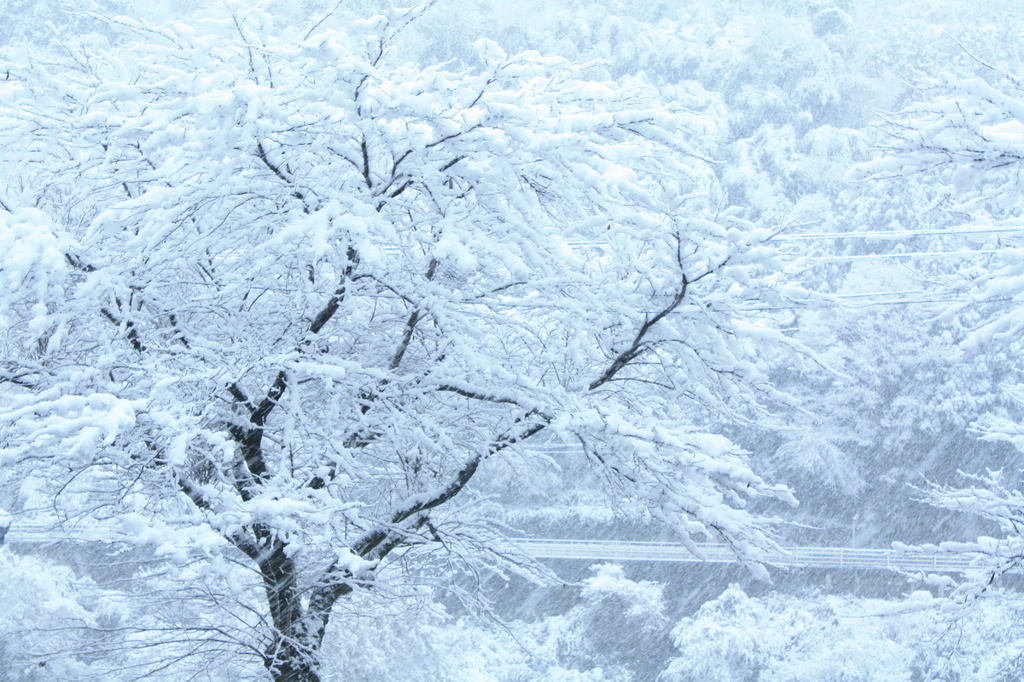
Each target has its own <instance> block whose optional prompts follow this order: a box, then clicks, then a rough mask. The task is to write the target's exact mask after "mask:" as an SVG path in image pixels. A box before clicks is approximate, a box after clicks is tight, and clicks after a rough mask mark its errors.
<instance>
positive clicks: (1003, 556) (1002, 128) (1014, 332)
mask: <svg viewBox="0 0 1024 682" xmlns="http://www.w3.org/2000/svg"><path fill="white" fill-rule="evenodd" d="M997 75H998V72H997ZM929 86H930V88H931V89H932V90H933V91H937V92H938V94H937V95H936V96H935V97H934V98H933V99H932V100H930V101H927V102H923V103H919V104H916V105H914V106H913V107H911V108H909V109H907V110H906V111H904V112H902V113H901V114H899V115H895V116H893V117H891V118H890V120H888V121H887V122H886V124H885V130H886V131H887V132H888V133H889V135H890V137H889V139H890V145H889V147H888V148H887V150H886V151H887V154H886V155H885V156H883V157H882V158H879V159H877V160H875V161H872V162H869V163H865V164H861V165H860V166H858V167H856V168H854V170H853V171H851V173H850V176H851V177H852V178H854V179H866V178H886V177H894V176H900V177H907V176H917V177H918V178H920V179H921V181H922V182H924V183H927V185H929V186H931V187H934V188H935V194H936V196H935V201H934V205H935V207H936V208H943V209H945V210H948V211H950V212H952V213H953V214H955V215H959V216H960V217H961V221H962V223H963V226H962V227H961V228H960V229H961V231H963V230H964V229H967V230H970V231H973V232H977V233H982V234H984V233H986V232H987V233H989V237H988V238H987V239H986V240H985V242H984V243H986V245H987V246H989V248H990V249H991V250H993V251H994V252H995V253H994V254H993V255H992V256H991V258H990V260H989V261H988V262H985V261H978V262H977V263H976V264H972V265H970V266H967V267H963V268H962V269H960V270H959V271H958V272H957V273H956V274H955V275H954V276H952V277H950V278H949V280H948V282H949V288H950V290H952V291H954V292H956V293H958V294H959V298H958V300H957V302H956V303H954V304H953V305H951V306H950V307H949V309H948V310H947V311H946V312H945V313H944V314H943V315H942V318H944V319H946V320H955V321H956V322H957V323H958V324H960V325H962V326H963V327H965V328H966V333H965V334H964V335H963V338H962V339H961V340H960V341H959V344H958V349H959V355H960V358H961V359H963V358H964V357H965V356H966V355H967V354H975V353H979V352H983V351H986V350H987V349H989V348H991V347H992V346H993V345H994V344H998V345H999V346H1000V347H1001V349H1002V350H1005V351H1007V353H1008V355H1010V357H1015V356H1017V355H1019V352H1020V349H1021V346H1020V343H1019V337H1020V331H1021V329H1024V305H1022V301H1024V277H1022V274H1024V244H1022V242H1021V233H1022V232H1024V223H1022V213H1024V201H1022V200H1024V192H1022V190H1024V183H1022V175H1021V171H1022V164H1024V87H1022V86H1021V84H1020V82H1019V81H1018V80H1017V79H1015V78H1013V77H1011V76H1009V75H1005V74H1004V75H1002V76H1001V77H1000V78H998V79H994V84H993V83H992V82H989V81H987V80H984V79H980V78H967V79H957V78H956V77H954V76H951V75H949V74H943V75H942V76H941V77H940V78H938V79H935V80H933V81H931V82H930V83H929ZM951 350H952V349H951ZM1007 392H1008V393H1009V396H1010V398H1011V399H1016V401H1017V402H1018V403H1019V402H1020V389H1019V388H1013V387H1008V391H1007ZM972 429H973V430H974V431H976V432H977V433H979V434H980V435H981V437H982V439H983V440H987V441H993V442H1007V443H1010V444H1012V445H1014V446H1016V447H1017V448H1018V449H1022V448H1021V445H1022V441H1021V440H1020V432H1021V431H1020V425H1019V423H1017V422H1016V421H1015V420H1012V419H1010V418H1008V416H1007V413H1005V412H1004V411H1002V410H996V411H992V412H989V413H987V414H985V415H982V416H981V418H979V419H978V420H977V422H975V423H974V424H972ZM1004 466H1005V468H1006V469H1014V468H1019V464H1018V460H1016V459H1015V458H1010V459H1008V460H1007V461H1005V462H1004ZM965 468H967V467H965ZM997 468H1002V467H997ZM1000 479H1001V477H1000V476H999V475H998V474H996V473H993V472H991V471H990V472H989V473H988V474H987V475H985V476H982V477H973V481H974V485H971V486H969V487H967V488H958V487H951V486H948V485H939V486H935V487H933V488H932V489H930V490H927V491H925V493H924V501H925V502H927V503H929V504H931V505H933V506H936V507H939V508H942V509H947V510H951V511H957V512H966V513H969V514H972V515H974V516H975V517H978V518H980V519H982V520H984V521H986V522H989V523H991V524H993V526H995V527H997V528H998V530H999V531H1000V532H1001V533H1003V534H1004V535H1005V537H1003V538H1001V539H996V538H991V537H981V538H979V539H977V540H976V541H974V542H968V543H961V542H946V543H941V544H939V545H938V546H937V547H932V549H933V550H934V551H944V552H956V553H961V554H966V555H968V556H970V557H972V558H973V562H972V566H971V568H970V569H968V570H966V571H964V572H963V574H962V576H961V577H960V578H958V579H954V578H949V577H945V576H928V577H927V581H928V582H930V583H933V584H936V585H939V586H941V587H942V588H944V589H946V590H948V594H946V595H944V596H943V597H942V598H940V599H937V600H935V601H934V604H937V605H941V606H942V607H943V612H944V613H945V614H946V615H947V616H948V615H952V616H953V617H960V616H962V615H964V613H966V612H967V611H966V607H969V606H972V605H974V604H975V603H976V602H977V601H978V600H979V599H980V598H981V597H982V596H986V595H991V594H993V593H994V592H996V590H997V588H999V587H1000V581H999V578H1000V577H1001V576H1003V575H1004V574H1006V573H1008V572H1012V571H1018V570H1019V569H1020V566H1021V563H1020V562H1021V548H1022V544H1021V543H1022V531H1024V526H1022V525H1021V524H1022V521H1024V517H1022V516H1021V513H1022V511H1024V497H1022V495H1021V493H1020V491H1019V490H1013V489H1011V488H1008V487H1006V485H1005V483H1004V482H1003V481H1002V480H1000Z"/></svg>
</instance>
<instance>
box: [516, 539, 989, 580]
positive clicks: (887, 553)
mask: <svg viewBox="0 0 1024 682" xmlns="http://www.w3.org/2000/svg"><path fill="white" fill-rule="evenodd" d="M515 544H516V545H517V546H518V547H519V548H520V549H522V550H523V551H524V552H525V553H527V554H530V555H531V556H534V557H537V558H538V559H588V560H606V561H684V562H701V561H706V562H708V563H735V562H736V556H735V555H734V554H733V553H732V552H731V551H730V550H729V549H728V547H726V546H725V545H717V544H698V545H697V549H698V550H699V551H700V553H701V554H702V555H703V559H702V558H700V557H697V556H694V555H693V554H692V553H690V552H689V551H688V550H687V549H686V548H685V547H683V546H682V545H680V544H678V543H672V542H620V541H615V540H554V539H539V538H530V539H528V540H526V539H524V540H516V541H515ZM971 560H972V558H971V557H969V556H965V555H962V554H951V553H941V552H926V551H923V550H919V551H915V550H912V549H909V550H904V551H900V552H897V551H895V550H891V549H850V548H846V547H784V548H782V551H781V552H779V551H776V552H769V553H768V554H767V555H766V556H765V557H764V562H765V563H767V564H769V565H772V566H777V567H780V568H803V567H807V568H843V569H858V568H860V569H895V570H901V571H936V572H959V571H962V570H964V569H965V568H967V567H969V566H970V563H971Z"/></svg>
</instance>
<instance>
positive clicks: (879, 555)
mask: <svg viewBox="0 0 1024 682" xmlns="http://www.w3.org/2000/svg"><path fill="white" fill-rule="evenodd" d="M128 539H129V538H128V537H127V536H125V535H124V534H123V533H122V532H121V531H120V530H119V529H116V528H113V527H103V526H99V525H95V524H67V525H65V526H64V527H58V526H54V525H52V524H45V523H15V524H13V525H12V527H11V528H10V529H9V530H8V531H7V533H6V535H5V537H4V542H5V543H10V544H21V543H26V544H28V543H45V542H63V541H69V540H70V541H81V542H117V541H126V540H128ZM513 542H514V543H515V545H516V546H517V547H519V548H520V549H521V550H522V551H523V552H524V553H526V554H529V555H531V556H533V557H536V558H538V559H579V560H590V561H594V560H597V561H678V562H697V563H699V562H707V563H713V564H717V563H722V564H727V563H736V556H735V555H734V554H733V553H732V552H731V551H729V548H728V547H726V546H725V545H719V544H708V543H698V544H697V545H696V546H697V549H698V551H699V552H700V553H701V555H702V556H701V557H697V556H694V555H693V554H692V553H690V551H689V550H687V549H686V548H685V547H684V546H683V545H681V544H679V543H673V542H624V541H617V540H563V539H550V538H529V539H518V540H514V541H513ZM971 561H972V557H971V556H969V555H964V554H954V553H945V552H938V551H930V552H929V551H924V550H914V549H907V550H901V551H896V550H892V549H851V548H847V547H784V548H782V551H775V552H769V553H768V554H767V555H766V556H765V557H764V562H765V563H766V564H768V565H771V566H776V567H779V568H838V569H868V570H871V569H889V570H901V571H911V572H912V571H934V572H938V573H956V572H960V571H963V570H964V569H966V568H968V567H969V566H970V565H971Z"/></svg>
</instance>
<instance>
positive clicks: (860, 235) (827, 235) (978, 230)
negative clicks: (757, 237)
mask: <svg viewBox="0 0 1024 682" xmlns="http://www.w3.org/2000/svg"><path fill="white" fill-rule="evenodd" d="M1008 232H1018V233H1021V234H1024V226H1022V227H980V226H979V227H967V228H955V229H951V230H909V231H905V232H888V231H887V232H821V233H818V234H778V235H775V236H774V237H771V238H769V239H768V241H770V242H792V241H810V240H814V239H868V238H872V239H909V238H910V237H932V236H943V235H959V234H1003V233H1008Z"/></svg>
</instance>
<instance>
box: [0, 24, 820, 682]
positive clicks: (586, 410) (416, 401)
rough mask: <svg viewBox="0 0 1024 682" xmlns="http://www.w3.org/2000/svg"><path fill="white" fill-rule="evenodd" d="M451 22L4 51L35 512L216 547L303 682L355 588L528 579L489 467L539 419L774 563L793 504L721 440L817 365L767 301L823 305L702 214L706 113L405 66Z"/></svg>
mask: <svg viewBox="0 0 1024 682" xmlns="http://www.w3.org/2000/svg"><path fill="white" fill-rule="evenodd" d="M423 10H424V8H423V7H420V8H417V9H415V10H409V11H406V10H401V11H399V10H396V11H393V12H391V13H390V14H388V15H386V16H378V17H374V18H372V19H369V20H367V21H365V22H361V23H359V24H356V25H353V26H352V28H351V30H352V35H353V36H354V37H350V36H348V35H343V34H340V33H337V32H333V31H331V30H326V29H322V28H317V27H314V29H313V30H311V31H310V32H309V33H307V34H305V35H297V36H296V37H295V39H294V40H290V41H288V40H284V39H279V38H276V37H275V34H274V32H273V30H272V27H271V23H272V22H271V21H270V19H269V18H268V17H267V16H266V15H264V14H260V13H258V12H255V11H254V12H248V13H246V12H241V11H239V12H238V13H236V14H234V15H233V16H232V17H230V18H229V19H228V20H226V21H224V22H219V23H218V22H211V23H209V24H208V25H205V26H204V27H203V30H202V31H200V30H193V29H191V28H187V27H184V26H170V27H167V28H160V27H155V26H149V25H145V24H142V23H138V22H134V21H132V20H129V19H117V20H111V21H110V22H109V30H110V32H111V35H113V34H114V32H116V31H120V32H121V36H122V37H121V38H119V41H118V42H116V43H111V42H109V41H108V39H105V38H102V37H99V36H95V35H93V36H83V37H78V38H68V39H66V40H64V41H63V42H61V43H60V45H59V49H60V52H59V53H58V54H56V55H54V56H53V57H52V58H50V59H48V60H47V61H45V62H43V61H38V60H36V59H32V58H29V57H28V56H27V55H24V54H22V55H18V54H15V53H14V52H11V53H9V54H8V55H7V61H6V62H4V63H3V66H2V67H0V70H2V72H3V73H4V74H5V78H4V80H3V81H2V82H0V139H2V140H3V145H2V152H0V154H2V156H3V163H4V165H3V168H4V169H5V170H4V175H3V177H2V185H0V201H2V205H0V276H2V278H3V287H2V288H0V315H2V318H0V319H2V329H3V335H2V337H0V338H2V341H0V343H2V344H3V352H2V366H0V382H2V383H0V386H2V388H0V465H2V467H3V472H4V474H3V475H4V476H5V480H6V481H8V482H9V483H10V485H11V486H12V487H11V489H12V490H16V491H17V499H16V500H12V505H11V510H12V512H14V513H15V516H16V521H15V523H17V522H18V520H20V519H24V518H26V517H29V516H35V517H39V518H44V519H50V520H52V521H53V522H58V521H59V522H63V523H65V527H70V526H73V525H74V523H72V522H77V521H85V520H88V521H89V522H91V523H93V524H96V523H99V524H101V527H104V528H108V529H110V532H111V533H112V534H115V535H118V536H119V537H121V538H122V539H127V540H131V541H134V542H136V543H137V544H139V545H146V546H151V547H153V548H154V549H155V550H156V552H157V554H158V555H160V556H165V557H167V558H169V559H172V560H175V561H178V562H182V563H188V564H189V565H191V563H192V562H194V561H195V560H196V559H197V558H202V557H207V558H208V559H209V560H210V563H209V565H210V568H209V572H208V574H206V575H213V576H220V577H221V578H223V579H224V580H225V584H224V587H223V591H219V592H216V593H215V594H212V595H207V596H209V597H210V598H211V599H212V602H213V603H216V604H224V603H226V602H229V601H230V600H231V599H232V598H234V597H237V599H238V600H240V601H237V603H238V604H239V605H240V606H238V607H237V609H236V611H237V612H238V613H242V612H244V614H245V615H243V616H238V617H234V616H233V618H235V620H233V621H232V622H233V625H232V626H231V627H232V628H234V629H233V630H232V633H233V634H232V635H231V638H230V639H231V641H232V642H235V643H236V644H237V647H236V650H237V651H243V652H244V651H249V652H256V655H257V657H258V658H259V659H261V660H262V663H263V664H264V665H265V666H266V668H267V670H268V671H269V675H270V676H271V677H272V678H273V679H275V680H295V681H299V680H303V681H309V680H317V679H319V673H318V662H317V659H318V656H319V651H320V647H321V643H322V642H323V640H324V635H325V632H326V628H327V625H328V621H329V620H330V618H331V614H332V610H333V609H334V608H335V606H336V605H337V604H338V603H339V600H342V599H343V598H345V597H346V596H347V595H350V594H352V593H353V591H355V590H364V589H365V590H369V591H370V592H371V593H375V594H390V595H399V596H400V595H401V594H404V593H407V592H408V591H409V590H407V589H403V588H401V587H399V585H400V584H401V583H402V582H405V583H408V582H409V581H413V582H415V581H419V580H428V581H433V582H434V583H435V584H436V583H447V582H448V581H449V580H451V579H452V578H451V577H450V576H452V575H453V573H457V572H458V570H459V567H462V568H463V569H466V570H469V571H473V572H478V571H480V570H486V569H487V568H488V567H497V568H499V569H500V568H511V569H521V568H523V567H528V566H529V561H528V559H527V558H526V557H523V556H521V555H520V554H519V553H518V552H517V551H516V550H515V547H514V545H512V544H509V543H508V542H507V541H505V540H504V539H503V536H502V532H501V531H500V529H498V528H496V527H495V526H493V525H492V524H489V523H488V502H487V500H486V499H484V498H482V497H481V496H480V494H479V492H478V490H479V489H478V487H476V482H477V481H478V480H479V479H480V478H484V477H486V474H487V471H488V469H489V467H492V466H494V465H495V463H496V462H497V461H499V460H501V459H503V458H505V457H507V456H510V455H512V454H513V453H517V454H516V456H517V457H527V456H529V453H528V452H524V451H521V446H522V445H523V444H524V443H526V442H527V441H528V440H529V439H531V438H533V439H534V440H537V439H538V436H540V435H541V434H544V437H547V438H551V439H556V440H562V441H566V440H568V441H570V442H574V443H579V444H581V445H582V447H583V448H584V450H585V452H586V455H587V457H588V459H589V462H590V463H591V465H592V466H593V467H594V470H595V471H596V472H598V473H599V475H600V476H601V477H602V479H603V480H605V481H606V483H607V485H608V487H609V489H610V492H611V493H612V494H613V495H614V496H615V498H616V499H618V500H629V501H631V502H634V503H637V504H639V505H640V506H642V507H643V508H645V509H646V510H647V511H648V512H649V513H650V514H652V515H653V516H654V517H656V518H658V519H661V520H662V521H664V522H665V523H666V524H668V526H670V527H671V528H672V529H674V530H675V531H676V532H677V533H678V534H679V537H680V540H681V541H682V542H683V543H685V544H686V545H687V546H689V547H691V548H693V549H696V548H695V546H694V545H693V543H692V541H691V539H690V538H691V536H694V535H696V536H697V537H702V536H704V535H706V534H709V533H711V532H714V533H715V534H716V535H718V536H719V537H721V538H722V539H723V540H724V541H725V542H727V543H728V544H729V546H730V547H731V548H732V549H733V550H734V551H736V553H737V554H738V555H739V556H740V558H741V559H743V560H744V561H747V562H750V563H751V565H752V567H754V568H755V570H757V569H758V565H757V564H756V561H757V559H758V557H759V549H760V548H763V547H766V546H768V545H769V544H770V543H771V536H770V532H769V528H768V524H767V522H766V521H765V520H764V519H761V518H759V517H756V516H754V515H752V514H750V513H749V512H747V511H745V510H744V508H743V507H744V502H745V500H746V499H747V498H750V497H772V498H779V499H783V500H786V501H789V502H792V501H793V500H792V497H791V495H790V494H789V492H788V491H787V490H786V489H785V488H783V487H781V486H773V485H770V484H768V483H766V482H764V481H763V480H762V479H761V478H760V477H758V476H757V475H756V474H755V473H754V472H753V471H752V470H751V469H750V468H749V466H748V464H747V462H746V460H745V458H744V455H743V453H742V452H741V451H740V450H739V449H738V448H737V447H736V446H734V445H733V444H732V443H730V442H729V441H728V440H727V439H725V438H724V437H722V436H720V435H716V434H714V433H709V432H708V431H707V428H706V427H705V424H707V423H709V421H710V420H711V419H712V418H715V419H720V418H722V417H723V416H726V415H729V416H732V417H736V418H740V417H742V418H751V417H755V418H756V417H757V416H758V415H760V414H763V413H764V412H765V410H766V409H768V408H770V407H771V406H772V405H781V404H787V403H789V402H791V401H790V399H789V398H788V397H787V396H786V395H784V394H782V393H780V392H779V391H777V390H775V389H773V387H772V386H771V385H770V383H769V382H768V380H767V378H766V376H765V375H764V373H763V372H762V371H761V370H760V369H759V364H758V362H759V360H760V359H761V358H766V357H770V356H772V355H773V354H776V353H786V354H790V355H791V356H792V357H793V358H796V359H797V360H799V359H801V358H803V357H805V356H804V353H805V351H804V350H803V349H802V347H800V346H799V345H798V344H796V343H795V342H793V341H791V340H790V339H788V338H787V337H786V336H785V335H783V334H782V333H780V332H778V331H776V330H774V329H773V328H772V327H771V326H770V325H769V324H768V323H766V322H765V321H764V320H763V319H760V318H759V317H757V316H758V315H759V313H758V312H757V311H758V310H759V309H765V308H768V309H778V308H786V307H791V306H792V305H794V300H805V299H806V295H805V294H804V293H803V292H802V291H801V290H800V289H799V288H797V287H792V286H788V285H786V284H785V282H784V280H783V279H782V278H781V277H780V274H779V265H780V263H779V260H778V258H777V254H776V253H775V251H774V250H773V249H772V248H771V247H770V246H769V245H768V244H767V239H768V238H769V237H770V236H771V234H770V233H769V232H768V231H766V230H758V229H755V228H754V226H752V225H751V224H749V223H747V222H745V221H743V220H741V219H739V218H738V217H736V213H735V211H730V210H722V209H721V208H720V207H718V206H717V203H716V202H714V201H711V200H709V197H710V196H712V195H714V194H715V193H714V177H713V174H712V173H711V172H710V171H709V170H707V169H706V168H705V166H704V165H703V163H702V162H701V161H700V160H699V159H698V158H696V157H694V156H693V155H692V153H691V151H690V147H689V146H688V144H687V141H686V139H685V134H684V132H683V131H685V130H686V127H687V126H686V123H687V115H688V114H687V113H686V112H685V111H673V110H672V108H671V107H670V106H666V105H664V104H662V103H661V102H659V101H658V100H657V99H656V98H654V97H653V96H652V95H651V93H650V92H649V91H647V90H646V89H644V88H643V87H642V86H641V85H639V84H632V85H631V84H629V83H625V84H617V85H612V84H608V83H602V82H592V81H591V80H589V79H588V75H587V70H586V68H585V67H578V66H573V65H571V64H569V63H567V62H565V61H563V60H560V59H556V58H550V57H542V56H540V55H538V54H536V53H525V54H521V55H518V56H511V57H510V56H507V55H505V54H504V53H502V52H501V51H500V50H499V49H498V48H497V47H496V46H495V45H494V44H493V43H489V42H486V41H484V42H481V43H479V44H478V45H477V47H478V51H479V64H478V65H477V66H476V67H475V68H473V69H470V70H466V71H458V72H456V71H451V70H447V69H446V67H444V66H436V67H420V66H416V65H414V64H408V63H402V61H401V59H399V58H397V57H396V56H395V50H394V46H395V45H396V36H397V35H398V34H399V32H400V31H401V30H402V28H403V27H404V26H406V25H407V24H408V23H409V22H411V21H413V20H415V19H416V17H418V16H419V15H420V14H421V12H422V11H423ZM524 484H528V481H524ZM239 566H240V567H243V569H244V571H248V575H251V576H254V577H255V580H254V581H251V583H252V584H251V585H250V583H247V582H245V581H244V580H243V581H241V582H239V581H236V579H235V577H234V576H237V575H238V570H239V569H238V568H236V567H239ZM397 569H401V570H397ZM182 575H183V576H185V575H188V576H191V578H190V579H191V580H194V579H195V574H194V573H189V572H188V571H186V572H184V573H183V574H182ZM438 576H442V577H438ZM191 585H192V587H189V588H188V589H194V583H191ZM247 586H248V587H252V588H253V589H252V590H250V591H246V590H247V589H248V588H247ZM257 586H258V587H257ZM188 589H186V590H185V592H188ZM256 590H262V595H263V596H262V599H256V598H255V596H254V595H256V594H258V592H257V591H256ZM241 592H245V594H244V595H241V596H240V593H241ZM239 623H241V624H242V625H239ZM242 626H244V628H243V627H242ZM245 628H248V630H249V631H248V632H246V630H245ZM223 632H224V630H223V629H221V630H218V631H217V637H222V636H223ZM246 637H248V639H246ZM189 641H190V642H195V641H201V637H200V636H199V635H196V637H195V638H194V639H190V640H189ZM222 645H223V641H222V640H219V641H218V642H217V643H215V646H222ZM190 646H192V645H191V644H190ZM192 650H193V651H195V650H202V645H201V644H196V645H195V646H194V648H193V649H192Z"/></svg>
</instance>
